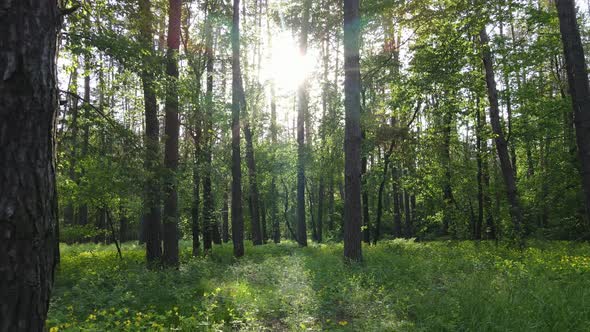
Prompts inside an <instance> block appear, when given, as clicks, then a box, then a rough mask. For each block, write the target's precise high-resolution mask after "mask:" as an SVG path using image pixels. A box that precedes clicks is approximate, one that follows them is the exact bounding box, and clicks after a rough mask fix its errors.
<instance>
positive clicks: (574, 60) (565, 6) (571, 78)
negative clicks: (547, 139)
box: [555, 0, 590, 222]
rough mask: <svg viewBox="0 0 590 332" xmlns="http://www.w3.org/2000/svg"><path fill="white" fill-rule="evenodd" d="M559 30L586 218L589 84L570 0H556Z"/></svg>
mask: <svg viewBox="0 0 590 332" xmlns="http://www.w3.org/2000/svg"><path fill="white" fill-rule="evenodd" d="M555 3H556V6H557V13H558V15H559V30H560V31H561V41H562V42H563V52H564V55H565V65H566V69H567V77H568V85H569V90H570V94H571V96H572V106H573V108H574V126H575V128H576V142H577V145H578V156H579V158H580V162H581V167H580V171H581V173H582V186H583V188H584V192H585V194H586V201H585V205H586V215H587V220H588V221H589V222H590V86H589V85H590V84H589V83H588V73H587V70H586V61H585V59H584V49H583V48H582V40H581V38H580V31H579V29H578V23H577V21H576V8H575V2H574V0H557V1H556V2H555Z"/></svg>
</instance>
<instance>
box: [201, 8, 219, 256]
mask: <svg viewBox="0 0 590 332" xmlns="http://www.w3.org/2000/svg"><path fill="white" fill-rule="evenodd" d="M205 6H206V10H207V18H206V22H205V57H206V59H205V61H206V70H207V80H206V81H207V83H206V84H207V86H206V90H205V91H206V92H205V109H206V111H205V114H204V121H203V122H204V128H203V145H204V149H203V152H204V165H203V168H202V172H203V250H204V251H205V252H209V251H211V248H212V241H213V233H214V228H215V226H216V225H215V224H216V221H215V215H214V210H215V206H214V202H213V193H212V188H211V186H212V185H211V163H212V156H211V149H212V145H213V62H214V58H213V57H214V51H213V28H212V25H211V16H212V4H211V2H210V1H206V3H205Z"/></svg>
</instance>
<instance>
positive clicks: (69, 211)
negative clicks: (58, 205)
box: [57, 57, 78, 225]
mask: <svg viewBox="0 0 590 332" xmlns="http://www.w3.org/2000/svg"><path fill="white" fill-rule="evenodd" d="M74 66H75V67H74V70H73V72H72V74H71V77H70V81H71V83H70V86H69V88H68V91H70V92H72V93H75V94H78V58H77V57H76V58H74ZM69 99H70V102H69V106H68V107H69V108H70V110H71V112H72V120H71V123H70V130H69V131H70V135H69V136H70V142H69V143H70V167H69V169H68V176H69V178H70V180H72V182H74V183H76V184H77V183H78V174H77V172H76V163H77V161H78V159H77V158H78V153H77V149H78V99H77V98H69ZM57 163H59V161H58V162H57ZM74 218H75V209H74V204H73V202H71V201H70V202H68V204H67V205H66V206H65V208H64V224H65V225H73V224H74Z"/></svg>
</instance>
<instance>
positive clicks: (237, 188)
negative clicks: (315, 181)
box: [231, 0, 244, 257]
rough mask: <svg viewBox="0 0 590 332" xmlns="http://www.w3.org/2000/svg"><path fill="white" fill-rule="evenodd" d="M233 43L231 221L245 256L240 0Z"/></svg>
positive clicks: (236, 0)
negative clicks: (241, 154)
mask: <svg viewBox="0 0 590 332" xmlns="http://www.w3.org/2000/svg"><path fill="white" fill-rule="evenodd" d="M231 37H232V39H231V44H232V121H231V125H232V143H231V145H232V198H231V221H232V240H233V247H234V256H236V257H242V256H244V218H243V212H242V169H241V165H240V164H241V157H240V98H239V95H238V94H239V88H240V81H241V73H240V0H234V2H233V19H232V31H231Z"/></svg>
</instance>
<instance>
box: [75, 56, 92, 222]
mask: <svg viewBox="0 0 590 332" xmlns="http://www.w3.org/2000/svg"><path fill="white" fill-rule="evenodd" d="M84 71H85V75H84V105H83V108H84V115H85V116H86V117H88V114H89V108H90V107H89V105H90V58H89V56H85V57H84ZM89 144H90V125H89V124H88V122H86V124H84V126H83V128H82V149H81V150H80V159H84V158H85V157H86V156H87V155H88V145H89ZM80 173H81V174H80V176H81V177H82V176H83V175H84V168H81V170H80ZM78 224H80V225H82V226H83V225H86V224H88V205H87V204H86V202H84V203H82V204H81V205H80V207H79V208H78Z"/></svg>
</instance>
